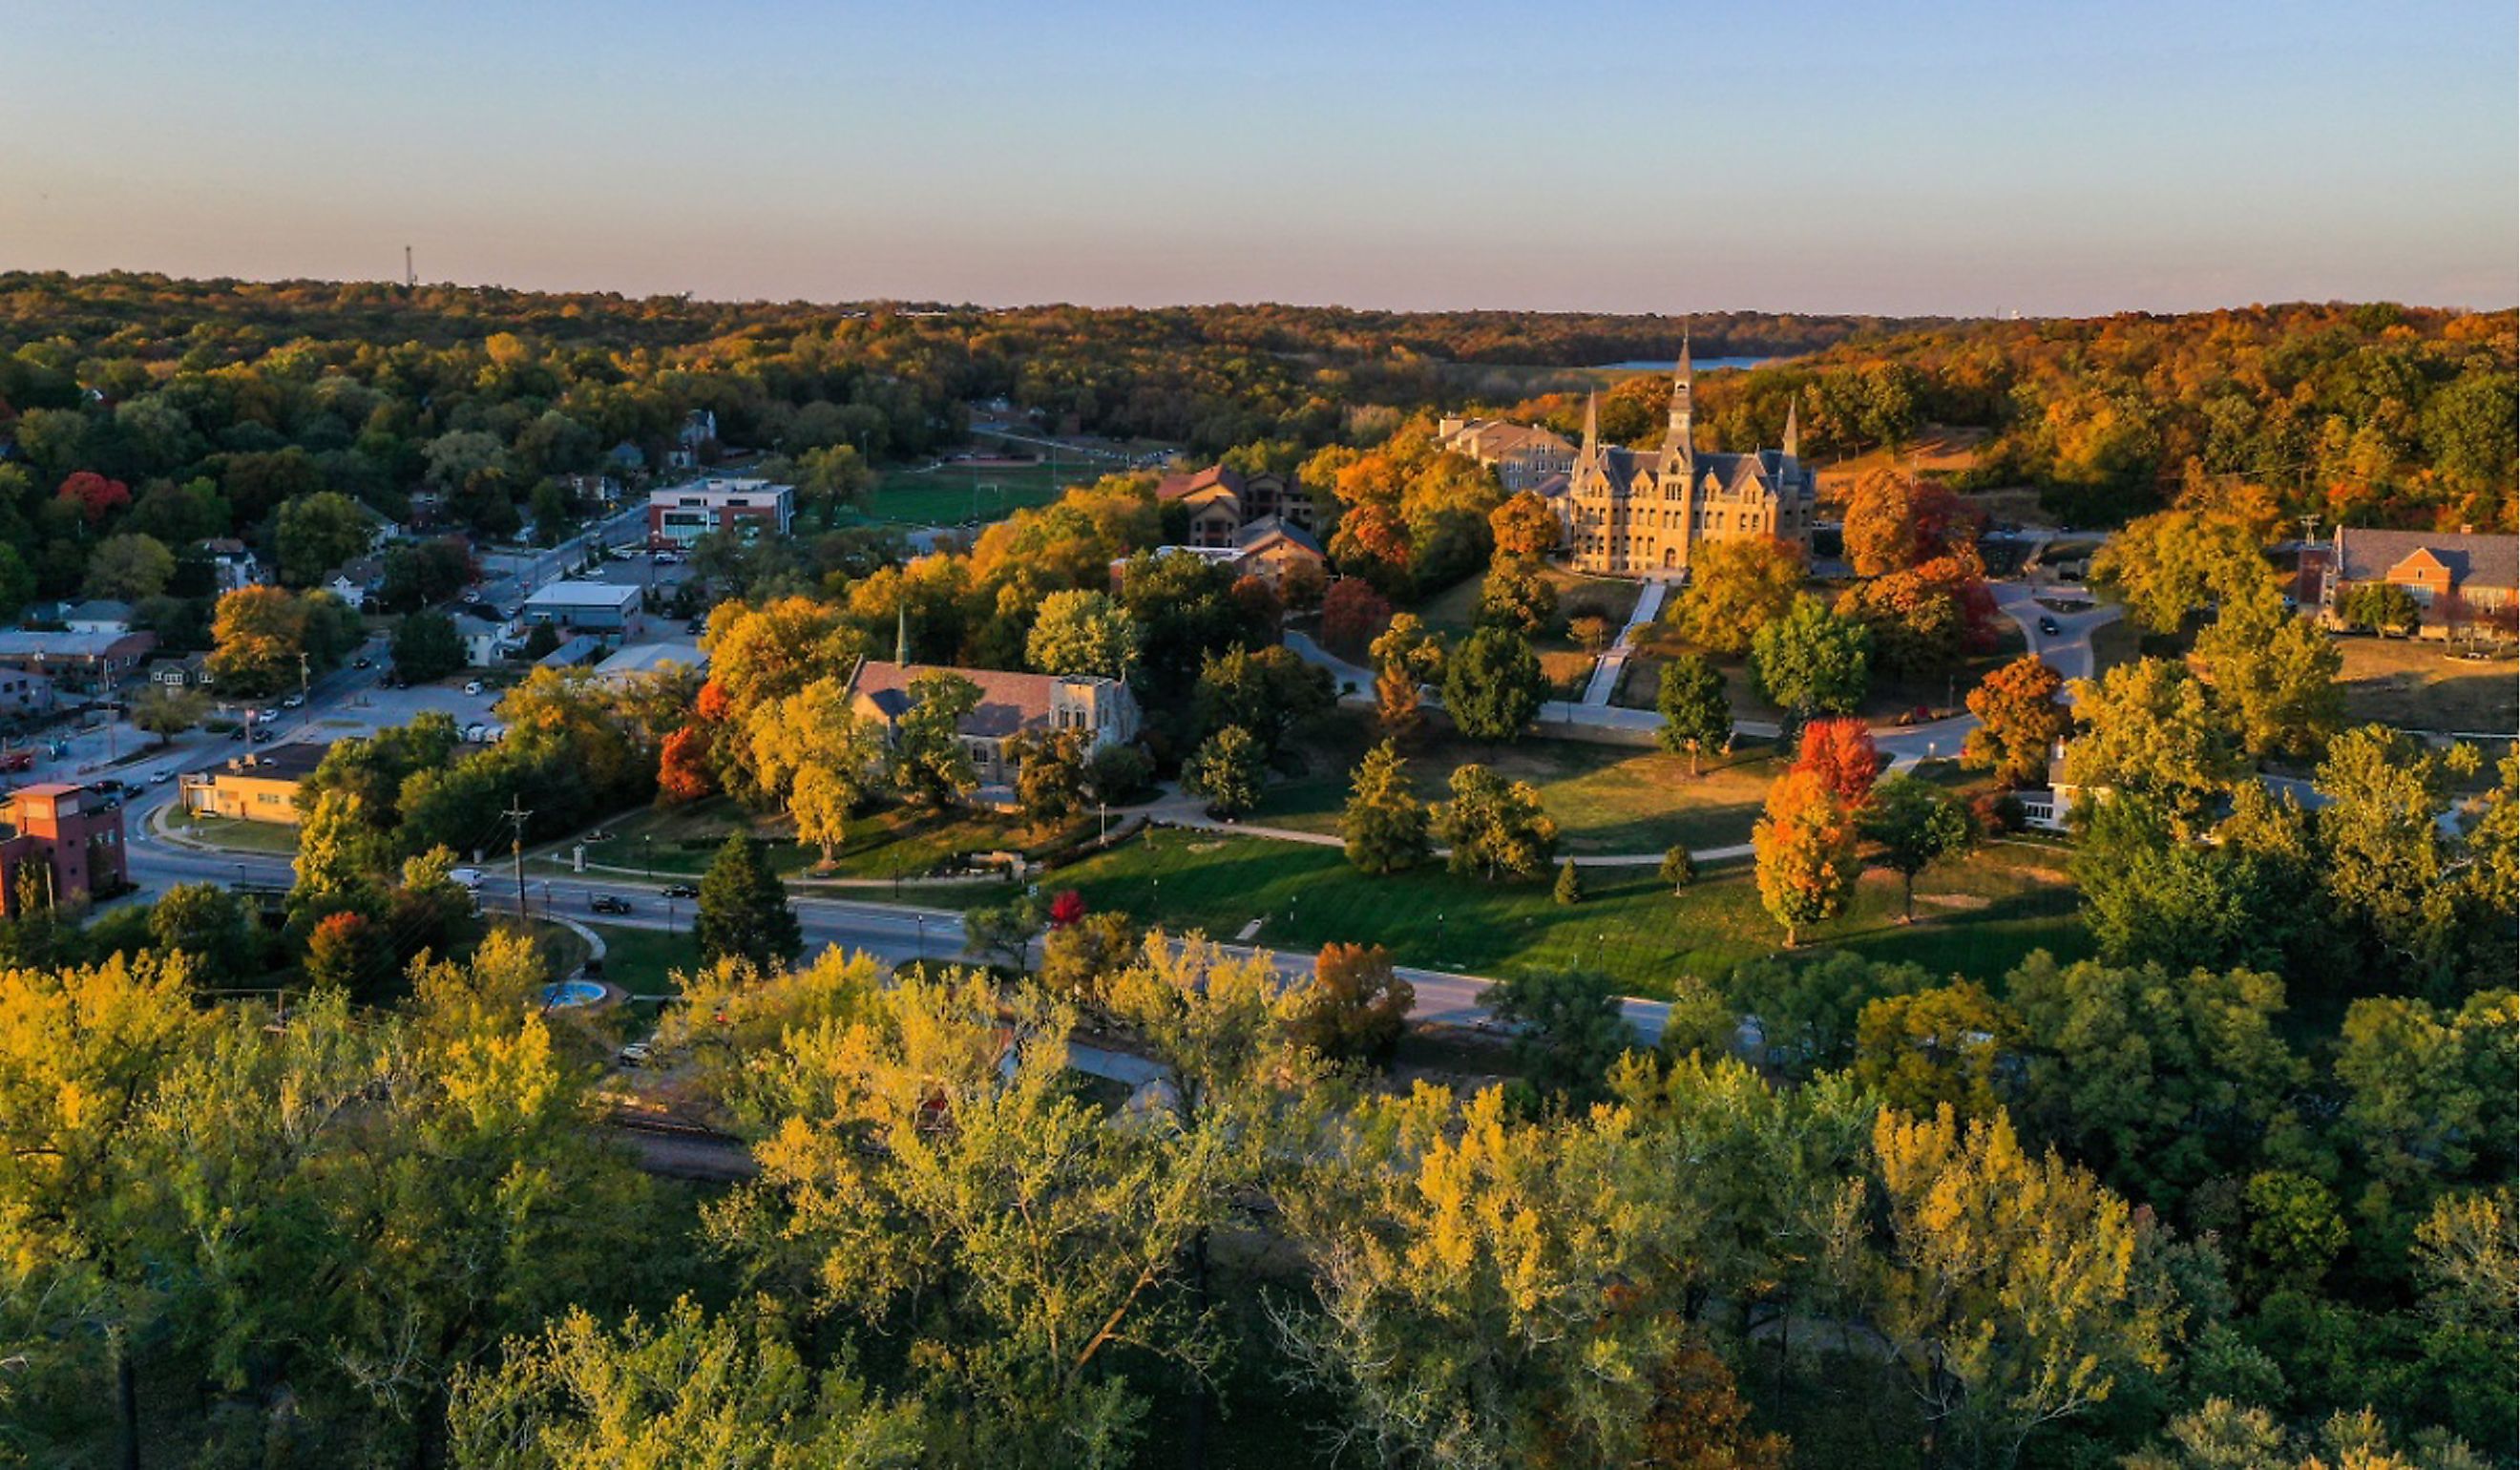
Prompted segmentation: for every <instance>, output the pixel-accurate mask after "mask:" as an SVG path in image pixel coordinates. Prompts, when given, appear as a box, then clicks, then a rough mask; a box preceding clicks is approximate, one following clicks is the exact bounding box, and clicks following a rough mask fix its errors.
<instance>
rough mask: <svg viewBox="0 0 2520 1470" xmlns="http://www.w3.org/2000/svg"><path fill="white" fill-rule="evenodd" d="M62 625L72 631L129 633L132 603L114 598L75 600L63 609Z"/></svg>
mask: <svg viewBox="0 0 2520 1470" xmlns="http://www.w3.org/2000/svg"><path fill="white" fill-rule="evenodd" d="M62 626H63V627H65V628H67V629H69V630H70V631H71V632H72V633H114V634H122V633H128V632H130V631H131V604H130V603H129V602H122V601H115V600H113V599H112V598H95V599H91V600H89V601H84V602H73V603H71V604H70V605H68V606H67V607H65V608H63V609H62Z"/></svg>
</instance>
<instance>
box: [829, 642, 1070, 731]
mask: <svg viewBox="0 0 2520 1470" xmlns="http://www.w3.org/2000/svg"><path fill="white" fill-rule="evenodd" d="M922 674H960V675H961V676H963V677H964V678H966V679H968V680H969V681H971V682H972V683H973V684H975V685H978V686H979V688H980V702H979V704H978V705H977V706H975V707H974V708H973V709H972V710H971V712H970V713H969V714H967V715H966V716H964V717H963V721H962V723H961V724H960V725H958V726H956V727H955V728H956V729H958V730H960V731H961V732H962V733H963V734H965V735H982V736H991V737H1002V736H1005V735H1013V734H1015V733H1016V732H1017V731H1020V730H1024V729H1027V728H1030V727H1032V726H1037V725H1041V724H1044V723H1046V722H1047V721H1048V720H1049V719H1050V711H1051V704H1052V696H1053V694H1054V693H1055V692H1056V691H1057V689H1058V687H1059V686H1060V685H1062V684H1078V685H1102V684H1109V683H1112V681H1111V680H1108V679H1101V678H1095V677H1091V676H1084V675H1071V676H1066V677H1060V676H1057V675H1052V674H1016V673H1011V672H1009V671H1007V670H1004V669H957V668H948V667H945V666H944V665H941V664H926V663H888V662H885V661H884V660H882V659H877V658H870V659H867V660H866V661H865V662H863V663H860V664H859V665H858V668H857V672H856V673H855V674H854V675H852V676H850V679H849V692H850V693H852V694H863V695H865V696H866V697H867V698H868V699H869V700H870V701H872V702H873V703H874V705H875V707H876V708H877V710H878V711H880V712H881V713H882V715H883V717H884V718H885V719H886V720H898V719H900V718H901V717H902V716H903V715H905V714H907V713H909V711H910V686H911V683H912V682H913V681H914V680H916V679H918V678H919V677H920V676H921V675H922Z"/></svg>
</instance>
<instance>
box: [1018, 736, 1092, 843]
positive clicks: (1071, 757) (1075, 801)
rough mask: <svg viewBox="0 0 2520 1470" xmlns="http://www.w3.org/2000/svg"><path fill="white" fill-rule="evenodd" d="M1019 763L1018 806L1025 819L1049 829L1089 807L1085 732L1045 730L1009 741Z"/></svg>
mask: <svg viewBox="0 0 2520 1470" xmlns="http://www.w3.org/2000/svg"><path fill="white" fill-rule="evenodd" d="M1007 754H1008V757H1009V758H1010V759H1012V760H1013V761H1014V762H1015V763H1016V765H1015V807H1016V810H1018V811H1020V812H1021V813H1023V819H1024V821H1026V822H1028V823H1030V824H1032V825H1033V826H1034V827H1036V828H1038V829H1040V830H1042V831H1049V830H1051V829H1052V828H1055V827H1057V826H1058V825H1059V824H1062V823H1064V822H1066V821H1067V820H1068V819H1069V818H1071V817H1073V816H1075V815H1076V814H1077V813H1078V812H1080V811H1082V810H1083V809H1084V807H1085V800H1086V787H1087V785H1088V774H1089V773H1088V771H1087V767H1086V758H1085V733H1084V732H1083V731H1078V730H1043V731H1033V732H1029V733H1027V734H1023V735H1016V736H1015V737H1013V738H1012V739H1010V740H1008V741H1007Z"/></svg>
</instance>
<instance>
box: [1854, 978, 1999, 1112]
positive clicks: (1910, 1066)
mask: <svg viewBox="0 0 2520 1470" xmlns="http://www.w3.org/2000/svg"><path fill="white" fill-rule="evenodd" d="M1855 1031H1856V1036H1855V1075H1856V1077H1857V1078H1858V1079H1859V1080H1861V1081H1862V1082H1863V1083H1864V1085H1865V1086H1866V1087H1868V1088H1870V1089H1872V1090H1873V1091H1876V1092H1878V1093H1879V1094H1880V1096H1881V1100H1882V1103H1883V1104H1884V1105H1885V1106H1888V1107H1894V1108H1900V1109H1903V1110H1905V1111H1908V1112H1923V1111H1925V1110H1927V1109H1929V1108H1936V1107H1942V1108H1958V1110H1959V1111H1960V1112H1961V1114H1962V1115H1964V1116H1966V1117H1971V1118H1985V1117H1989V1116H1993V1115H1996V1114H1998V1113H2000V1112H2001V1111H2002V1105H2001V1103H2000V1101H1999V1099H1998V1098H1997V1096H1996V1082H1997V1079H1998V1077H1999V1075H2000V1074H2001V1072H2002V1069H2003V1063H2004V1059H2005V1058H2006V1057H2009V1056H2014V1055H2017V1054H2018V1053H2019V1051H2020V1048H2021V1042H2022V1030H2021V1018H2020V1016H2019V1015H2017V1014H2015V1013H2014V1011H2013V1010H2012V1008H2011V1007H2010V1006H2007V1005H2005V1004H2004V1003H2003V1002H2000V1001H1998V1000H1996V999H1995V998H1994V997H1992V996H1990V995H1988V994H1987V993H1986V990H1985V988H1984V987H1983V986H1980V985H1979V984H1978V983H1977V982H1975V981H1973V980H1955V981H1953V982H1952V983H1951V984H1949V985H1946V986H1943V987H1942V988H1940V989H1938V990H1914V991H1907V992H1904V993H1901V994H1898V995H1892V996H1885V997H1883V998H1881V999H1880V1000H1877V1001H1874V1002H1871V1003H1870V1004H1868V1005H1867V1006H1865V1007H1864V1014H1863V1016H1862V1017H1861V1018H1860V1019H1859V1020H1858V1021H1857V1022H1856V1028H1855Z"/></svg>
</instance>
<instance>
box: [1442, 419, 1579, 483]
mask: <svg viewBox="0 0 2520 1470" xmlns="http://www.w3.org/2000/svg"><path fill="white" fill-rule="evenodd" d="M1435 447H1436V448H1437V449H1448V450H1451V451H1453V452H1454V453H1456V454H1465V455H1468V456H1469V457H1470V458H1471V459H1473V460H1476V461H1478V462H1479V463H1480V464H1482V465H1485V466H1487V467H1488V468H1491V469H1493V470H1495V471H1496V472H1497V478H1498V479H1499V480H1500V481H1502V482H1504V485H1505V488H1506V491H1507V493H1508V494H1511V493H1513V492H1515V491H1518V490H1538V489H1540V488H1541V486H1542V485H1543V484H1545V483H1547V482H1548V480H1549V479H1550V478H1551V476H1553V475H1560V474H1568V473H1571V472H1573V470H1574V468H1575V446H1574V445H1572V444H1569V443H1567V442H1566V441H1565V440H1564V439H1561V438H1559V437H1558V436H1557V435H1555V434H1553V433H1551V432H1550V431H1549V430H1548V429H1545V428H1541V427H1539V426H1538V425H1536V424H1530V423H1508V422H1507V421H1505V420H1503V419H1444V420H1440V421H1438V422H1437V423H1436V425H1435Z"/></svg>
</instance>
